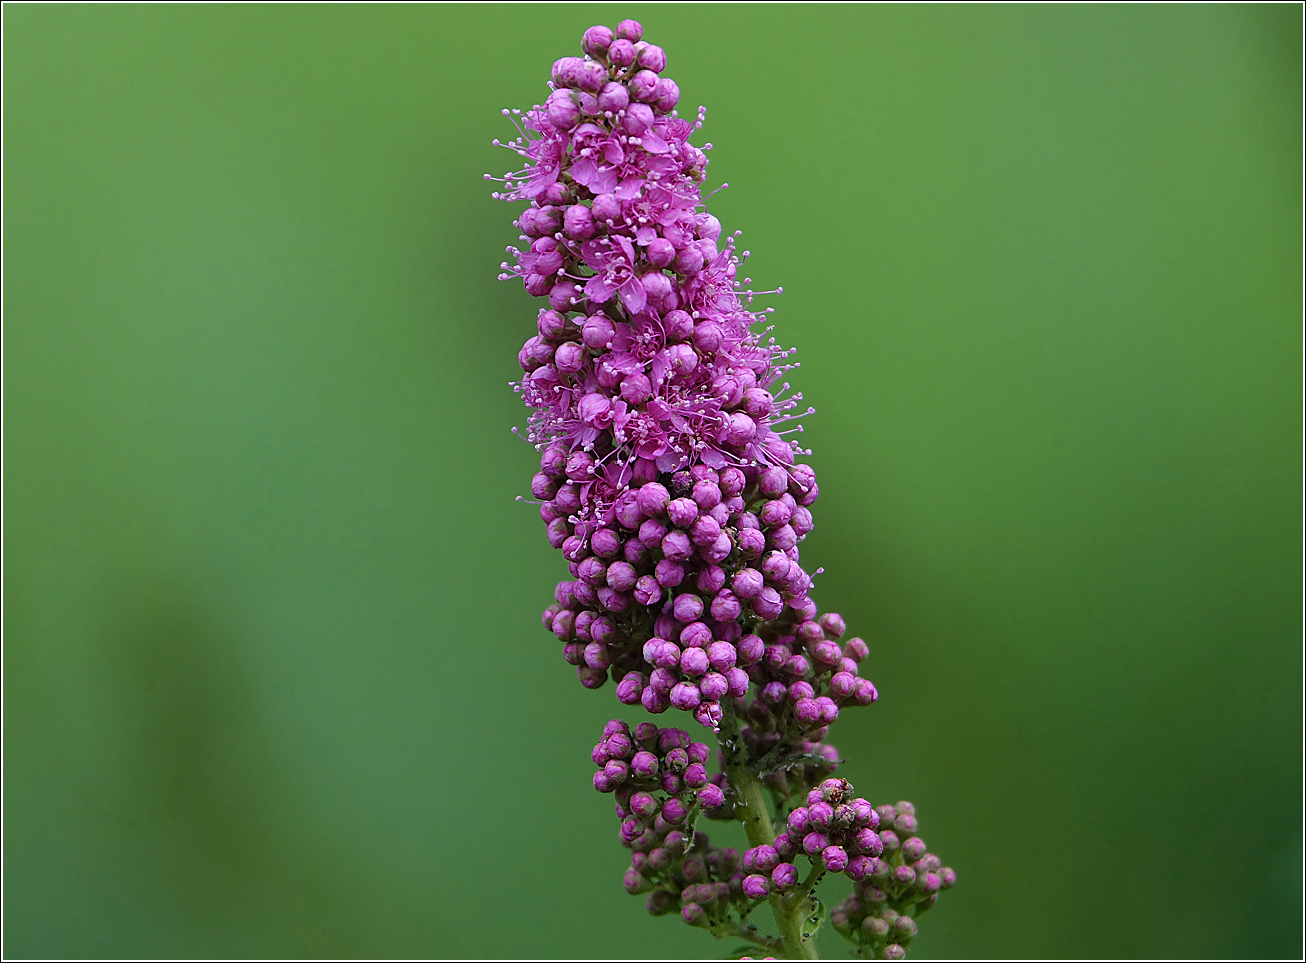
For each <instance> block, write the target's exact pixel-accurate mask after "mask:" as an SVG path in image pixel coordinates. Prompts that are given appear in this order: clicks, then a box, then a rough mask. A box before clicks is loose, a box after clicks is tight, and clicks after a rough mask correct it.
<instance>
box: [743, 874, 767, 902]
mask: <svg viewBox="0 0 1306 963" xmlns="http://www.w3.org/2000/svg"><path fill="white" fill-rule="evenodd" d="M743 891H744V895H745V896H747V897H748V898H749V899H763V898H765V896H766V894H767V893H769V892H770V891H771V884H770V883H769V882H767V879H766V877H765V876H759V875H758V874H756V873H754V874H753V875H751V876H745V877H744V882H743Z"/></svg>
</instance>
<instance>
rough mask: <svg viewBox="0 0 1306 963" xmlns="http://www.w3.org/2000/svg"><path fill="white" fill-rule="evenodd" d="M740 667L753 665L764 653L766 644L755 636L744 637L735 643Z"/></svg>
mask: <svg viewBox="0 0 1306 963" xmlns="http://www.w3.org/2000/svg"><path fill="white" fill-rule="evenodd" d="M735 651H736V652H737V653H738V654H739V664H740V665H753V664H754V663H755V662H757V661H758V660H759V659H760V658H762V655H763V654H764V653H765V652H766V643H765V642H763V641H762V639H761V638H760V637H758V636H756V635H751V634H750V635H745V636H742V637H740V639H739V641H738V642H736V643H735Z"/></svg>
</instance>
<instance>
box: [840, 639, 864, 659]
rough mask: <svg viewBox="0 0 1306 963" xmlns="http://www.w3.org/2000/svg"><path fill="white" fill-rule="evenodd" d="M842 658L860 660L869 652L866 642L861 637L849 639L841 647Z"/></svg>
mask: <svg viewBox="0 0 1306 963" xmlns="http://www.w3.org/2000/svg"><path fill="white" fill-rule="evenodd" d="M843 654H844V658H848V659H852V660H853V661H854V662H861V661H862V659H864V658H866V656H867V655H868V654H869V650H868V649H867V648H866V643H865V642H864V641H862V640H861V639H857V638H854V639H849V640H848V641H847V643H845V644H844V647H843Z"/></svg>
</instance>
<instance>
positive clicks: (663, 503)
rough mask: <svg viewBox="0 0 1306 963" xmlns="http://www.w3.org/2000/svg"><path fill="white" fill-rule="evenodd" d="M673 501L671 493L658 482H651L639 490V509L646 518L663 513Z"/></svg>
mask: <svg viewBox="0 0 1306 963" xmlns="http://www.w3.org/2000/svg"><path fill="white" fill-rule="evenodd" d="M670 502H671V494H670V493H669V492H668V491H667V490H666V488H664V487H663V486H662V485H660V484H658V483H657V482H649V483H648V484H646V485H644V486H643V487H641V488H640V490H639V495H638V504H639V510H640V511H641V512H643V514H644V516H645V517H646V518H652V517H653V516H655V515H661V514H662V513H663V512H665V511H666V510H667V505H668V504H670Z"/></svg>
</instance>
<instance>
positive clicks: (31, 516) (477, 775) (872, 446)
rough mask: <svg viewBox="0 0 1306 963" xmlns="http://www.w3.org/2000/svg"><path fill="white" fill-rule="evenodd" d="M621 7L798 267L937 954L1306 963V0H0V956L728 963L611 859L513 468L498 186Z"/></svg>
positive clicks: (527, 315)
mask: <svg viewBox="0 0 1306 963" xmlns="http://www.w3.org/2000/svg"><path fill="white" fill-rule="evenodd" d="M631 15H633V16H635V17H638V18H639V19H641V20H642V21H643V22H644V24H645V30H646V33H647V35H648V36H649V37H650V38H651V39H652V40H654V42H657V43H660V44H661V45H662V46H664V47H665V48H666V49H667V52H668V57H669V68H668V71H667V73H668V74H669V75H670V76H672V77H674V78H675V79H676V80H677V82H678V83H679V84H680V87H681V89H682V91H683V93H684V105H685V107H686V109H687V111H692V109H693V108H694V107H696V106H697V105H698V104H699V103H704V104H706V105H707V106H708V108H709V110H708V115H707V128H706V130H705V131H704V132H703V134H702V135H701V138H700V139H705V140H709V141H711V142H713V143H714V144H715V145H716V146H715V148H714V149H713V151H712V154H711V157H712V166H711V168H710V170H709V178H710V180H711V181H712V183H714V184H716V183H720V182H721V181H723V180H725V181H729V182H730V185H731V186H730V189H729V190H726V191H723V192H721V193H719V194H717V195H716V196H715V197H714V198H713V199H712V201H711V204H712V209H713V211H714V212H715V213H717V214H718V216H719V217H720V218H721V219H722V221H723V223H724V224H725V225H726V227H727V230H732V231H733V230H736V229H741V230H743V231H744V232H745V233H744V235H743V239H742V240H743V242H744V244H743V246H744V247H746V248H747V249H749V250H750V251H752V252H753V253H752V257H751V258H750V259H749V262H748V273H749V274H750V275H751V276H752V277H753V278H755V279H756V280H757V282H758V285H759V286H760V287H773V286H775V285H777V284H782V285H784V288H785V293H784V295H783V296H782V297H779V298H777V299H775V300H774V301H773V302H772V303H774V304H775V305H776V306H777V309H778V310H777V313H776V322H777V336H778V337H779V338H780V339H781V340H783V341H785V342H786V343H790V344H797V345H798V346H799V348H800V351H799V354H798V355H797V358H798V359H801V360H802V362H803V367H802V368H800V369H799V370H798V371H796V372H795V373H794V381H795V383H796V384H797V385H798V386H799V387H800V388H801V390H802V391H803V392H804V393H805V395H806V398H807V400H808V401H810V402H811V403H812V404H814V405H815V406H816V407H817V409H818V413H817V414H816V415H815V416H814V417H812V418H810V419H808V421H807V429H806V432H805V433H804V435H803V441H804V443H805V444H807V445H809V446H810V447H812V448H813V449H814V451H815V455H814V456H813V464H814V465H815V466H816V468H817V471H818V472H819V474H820V478H821V488H822V493H823V494H822V498H821V500H820V502H819V503H818V505H817V507H816V521H817V529H816V531H815V532H814V533H813V534H812V535H811V536H810V538H809V539H808V540H807V542H805V544H804V557H805V559H810V560H811V562H812V567H816V566H818V565H819V566H824V567H825V569H826V572H825V574H823V575H822V576H821V577H820V579H819V580H818V594H817V597H818V599H820V601H821V602H822V604H823V605H824V606H825V607H828V608H831V609H834V610H837V611H840V612H842V613H843V614H844V616H845V617H846V618H847V620H848V622H849V624H850V626H851V627H852V630H853V631H854V632H856V633H858V634H861V635H863V636H865V637H866V638H867V639H868V641H869V642H870V644H871V650H872V657H871V660H870V663H869V667H870V674H871V675H872V677H873V678H874V679H875V681H876V683H877V685H878V686H879V688H880V691H881V693H882V700H881V702H880V703H879V704H878V705H876V706H874V707H872V708H870V709H866V710H862V711H860V712H857V713H849V714H848V715H847V716H846V717H845V719H841V720H840V723H839V727H838V729H837V730H836V731H835V735H834V739H835V741H836V743H837V744H838V745H839V746H840V748H841V749H842V750H843V752H844V754H845V756H846V758H847V760H848V761H847V765H846V769H845V772H846V774H847V775H848V776H849V778H851V779H852V780H853V781H854V782H855V783H856V784H857V785H858V788H859V789H860V790H861V791H862V792H864V793H865V794H867V795H869V796H871V797H873V798H875V799H876V800H879V801H894V800H897V799H899V798H902V797H907V798H910V799H913V800H914V801H915V802H916V803H917V805H918V808H919V810H920V812H921V814H922V820H923V829H924V835H925V837H926V839H927V840H928V841H929V842H930V844H931V845H932V847H934V848H936V849H937V850H938V851H940V852H942V853H943V854H944V855H945V856H946V857H947V859H948V861H949V862H950V863H951V864H952V865H954V866H955V867H956V868H957V870H958V872H959V874H960V876H961V883H960V885H959V886H958V888H957V889H956V890H955V891H953V892H952V893H949V894H948V896H947V898H946V900H945V901H944V902H943V904H942V905H941V906H940V907H939V909H938V910H937V911H935V912H932V913H931V914H930V916H928V917H926V919H925V921H924V922H923V924H922V933H921V936H920V937H919V939H918V940H917V941H915V943H914V944H913V957H917V956H919V957H921V958H930V957H1023V958H1064V957H1113V958H1132V957H1134V956H1140V957H1145V958H1151V957H1204V958H1231V957H1287V958H1298V957H1299V956H1300V954H1301V950H1302V944H1301V940H1302V929H1301V879H1302V863H1301V852H1302V838H1301V829H1300V827H1301V811H1302V797H1301V784H1302V763H1301V759H1302V743H1301V711H1302V691H1301V670H1302V656H1301V633H1302V624H1301V579H1302V569H1301V531H1302V515H1301V458H1302V448H1301V431H1302V422H1301V389H1302V384H1301V349H1302V339H1301V323H1300V322H1301V308H1302V304H1301V297H1300V269H1301V255H1302V250H1301V243H1300V236H1301V222H1300V211H1301V200H1302V199H1301V190H1300V183H1301V160H1302V158H1301V148H1300V144H1301V122H1300V116H1301V106H1302V105H1301V94H1300V91H1301V54H1300V38H1301V12H1300V9H1299V8H1297V7H1290V6H1202V7H1192V6H1178V7H1176V6H1166V7H1160V6H1155V7H1141V8H1139V7H1074V6H1065V7H1033V8H1030V7H941V6H938V7H936V6H929V7H879V6H873V7H843V6H837V7H836V6H813V7H801V8H800V7H797V6H765V7H738V6H710V7H698V6H695V7H689V6H657V7H648V8H642V7H640V6H639V5H635V6H633V7H616V6H606V5H604V6H596V7H593V8H586V7H566V6H563V7H551V8H550V7H473V6H466V7H464V6H447V7H446V6H436V7H407V6H405V7H383V8H371V7H346V8H341V7H313V6H305V7H300V6H296V7H262V6H253V7H169V6H141V7H91V6H77V7H56V6H19V7H6V8H5V10H4V15H3V17H4V22H3V27H4V31H3V45H4V47H3V53H4V77H3V80H4V104H3V108H4V111H3V113H4V120H3V124H4V130H3V133H4V145H5V151H4V186H5V204H4V212H3V219H4V220H3V227H4V241H5V244H4V255H5V263H4V282H5V283H4V295H3V297H4V304H3V308H4V321H5V325H4V372H3V374H4V415H5V418H4V428H5V433H4V465H5V472H4V483H5V491H4V494H5V502H4V505H5V515H4V522H5V558H4V561H5V567H4V586H3V588H4V626H3V627H4V643H5V645H4V734H5V740H4V750H5V754H4V773H3V775H4V790H3V792H4V857H3V858H4V866H3V869H4V884H5V885H4V904H5V905H4V908H3V909H4V918H5V931H4V947H3V950H4V953H5V954H6V955H7V956H13V957H28V958H32V957H38V958H49V957H97V958H99V957H170V956H179V957H261V956H273V957H423V956H435V957H499V958H518V957H528V958H538V957H544V958H574V957H580V958H604V959H606V958H610V957H611V958H626V957H631V956H639V957H647V956H654V957H659V958H661V957H695V956H703V955H718V956H720V955H723V954H724V953H725V951H727V950H729V949H731V948H732V947H731V946H729V945H725V944H720V945H716V944H712V942H711V941H710V939H708V938H707V937H706V936H705V935H704V934H702V933H699V932H696V931H691V930H690V929H689V928H688V927H685V926H683V925H681V924H679V923H677V922H675V921H674V920H667V919H657V920H655V919H651V918H650V917H648V916H647V914H645V913H644V912H643V910H642V908H641V906H640V901H637V900H634V899H631V898H630V897H627V896H626V895H625V894H624V892H622V890H621V886H620V879H621V873H622V870H623V868H624V864H625V856H626V853H625V851H624V850H622V849H621V848H620V847H619V846H618V845H617V842H616V833H617V822H616V820H615V818H614V817H613V816H612V813H611V803H610V801H609V800H607V799H604V798H600V797H598V796H597V795H596V794H595V793H593V792H592V791H591V790H590V789H589V779H590V773H591V771H592V768H593V767H592V764H591V763H590V761H589V747H590V746H592V745H593V743H594V741H595V739H596V737H597V733H598V730H599V727H600V726H601V725H602V723H603V721H604V720H606V719H608V718H610V717H611V716H614V715H618V714H623V713H618V711H617V710H618V709H619V708H621V707H620V706H618V704H617V703H616V701H615V699H614V698H613V695H612V691H611V689H610V688H608V689H605V690H602V691H600V692H598V693H591V692H587V691H585V690H583V689H582V688H581V687H580V686H579V685H578V684H577V683H576V681H575V678H574V675H573V672H572V670H571V669H570V667H568V666H566V665H565V664H564V663H563V662H562V660H561V658H560V657H559V653H558V652H557V648H558V646H557V645H556V644H555V643H554V640H552V638H551V637H550V636H548V635H547V634H545V633H544V632H543V631H542V629H541V628H540V624H539V621H538V613H539V610H540V609H541V608H543V606H544V605H545V604H546V603H547V602H548V600H549V597H550V594H551V590H552V585H553V582H554V581H556V580H557V579H558V578H561V577H563V576H564V573H565V565H564V563H563V562H562V560H561V559H560V558H558V557H557V556H556V553H554V552H552V551H551V550H549V548H548V546H547V544H546V543H545V541H544V539H543V533H542V531H541V526H540V524H539V521H538V519H537V518H536V517H535V514H534V511H533V509H531V508H529V507H524V506H521V505H517V504H515V503H514V502H513V497H514V496H516V495H517V494H519V493H522V492H524V491H525V490H526V488H527V485H528V479H529V477H530V474H531V473H532V472H533V470H534V468H533V466H532V452H531V450H530V449H529V448H528V447H527V446H526V445H523V444H522V443H521V442H520V441H517V440H516V439H514V438H513V437H512V436H511V435H510V434H509V433H508V427H509V426H511V425H513V424H521V423H522V422H523V421H524V416H523V413H522V411H521V410H520V408H519V406H518V404H517V401H516V398H515V396H514V395H513V394H512V392H511V391H510V390H509V388H508V381H509V380H510V379H512V378H513V377H515V376H516V374H517V372H518V369H517V366H516V353H517V350H518V348H519V346H520V344H521V342H522V340H523V339H524V338H525V337H527V335H528V334H529V333H530V332H531V330H532V327H533V318H534V314H535V306H534V305H533V304H531V303H530V300H529V299H528V298H527V297H526V296H525V294H524V293H523V292H522V291H521V290H520V288H519V287H515V286H512V285H508V284H499V283H497V282H496V281H495V280H494V276H495V274H496V273H497V265H498V264H499V262H500V261H501V260H502V259H503V256H504V255H503V247H504V246H505V245H506V244H509V243H512V242H513V240H514V235H513V231H512V228H511V227H510V223H509V222H510V220H511V217H512V211H511V210H510V209H509V208H508V207H507V206H506V205H502V204H498V203H496V202H494V201H492V200H491V199H490V198H489V196H488V195H489V185H487V184H485V183H484V182H483V181H482V179H481V175H482V174H483V173H484V172H486V171H493V172H496V173H498V172H500V171H502V170H503V169H505V168H506V167H507V166H508V165H509V162H510V156H509V155H508V154H506V153H505V152H503V151H501V150H498V149H496V148H494V147H492V146H491V145H490V140H491V138H493V137H506V136H508V135H509V130H508V128H507V126H506V124H505V123H504V122H503V118H502V117H501V115H500V113H499V111H500V109H501V108H503V107H507V106H525V105H529V104H530V103H533V102H534V101H536V100H541V99H543V97H544V96H545V95H546V93H547V91H546V87H545V80H546V79H547V76H548V69H549V65H550V64H551V63H552V61H553V60H554V59H555V58H557V57H559V56H563V55H566V54H570V53H574V52H575V49H576V46H577V42H578V39H579V36H580V33H581V31H582V30H583V28H584V27H585V26H587V25H589V24H590V23H592V22H596V21H601V22H608V23H615V22H616V21H617V20H619V19H620V18H621V17H624V16H631ZM628 717H630V718H633V716H629V715H628ZM714 835H715V832H714ZM1234 880H1237V883H1235V882H1234ZM834 892H835V895H834V898H836V899H837V898H838V897H839V896H840V895H842V893H840V892H839V891H838V888H837V887H836V888H835V890H834ZM843 946H844V944H842V941H840V940H839V939H838V938H837V937H836V936H834V935H833V934H831V935H830V936H829V938H828V939H827V940H826V941H825V942H824V943H823V945H822V950H823V953H824V954H825V955H827V956H843V955H846V954H844V950H843Z"/></svg>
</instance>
